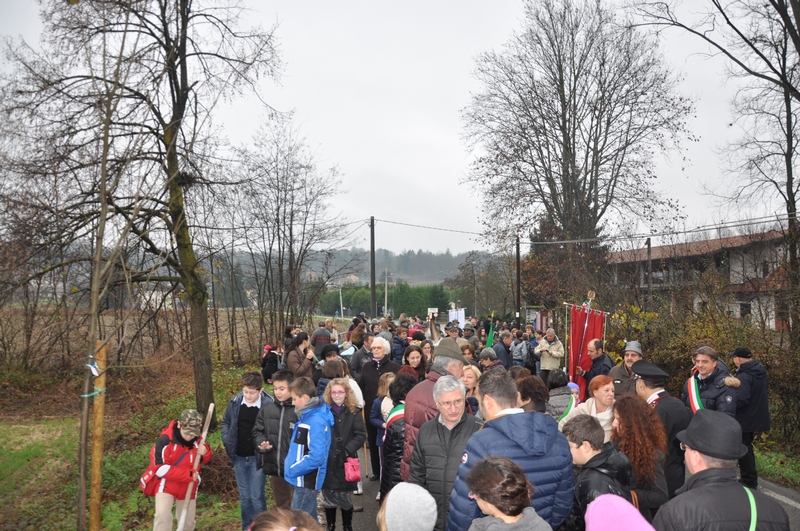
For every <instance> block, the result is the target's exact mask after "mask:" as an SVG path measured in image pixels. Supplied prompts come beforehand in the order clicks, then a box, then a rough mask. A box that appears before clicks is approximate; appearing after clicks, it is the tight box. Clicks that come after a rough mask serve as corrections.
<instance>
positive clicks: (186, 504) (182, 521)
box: [177, 402, 214, 531]
mask: <svg viewBox="0 0 800 531" xmlns="http://www.w3.org/2000/svg"><path fill="white" fill-rule="evenodd" d="M213 414H214V403H213V402H212V403H211V404H209V405H208V413H206V422H205V424H204V425H203V433H202V435H200V440H199V441H197V447H198V448H200V445H201V444H205V442H206V435H208V426H209V425H210V424H211V416H212V415H213ZM202 460H203V458H202V457H201V456H199V455H198V456H197V459H195V460H194V465H192V470H194V471H195V472H196V471H197V469H198V468H200V461H202ZM193 488H194V480H192V481H190V482H189V488H187V489H186V497H185V498H184V499H183V510H182V511H181V517H180V519H179V520H178V529H177V531H183V526H185V525H186V515H187V514H188V513H189V502H190V501H192V489H193Z"/></svg>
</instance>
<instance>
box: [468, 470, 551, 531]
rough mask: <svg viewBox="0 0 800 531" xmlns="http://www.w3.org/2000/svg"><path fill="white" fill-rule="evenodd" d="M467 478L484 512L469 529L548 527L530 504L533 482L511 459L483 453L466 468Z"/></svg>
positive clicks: (499, 530)
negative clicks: (481, 456) (471, 465)
mask: <svg viewBox="0 0 800 531" xmlns="http://www.w3.org/2000/svg"><path fill="white" fill-rule="evenodd" d="M466 482H467V487H469V491H470V492H469V497H470V498H472V499H473V500H475V502H476V503H477V504H478V507H479V508H480V510H481V511H483V514H485V515H487V517H486V518H478V519H476V520H474V521H473V522H472V525H471V526H470V527H469V531H503V530H509V531H510V530H513V529H525V530H530V531H550V530H551V527H550V524H548V523H547V522H545V521H544V519H542V517H541V516H539V515H538V514H536V511H535V510H534V509H533V507H531V496H533V485H531V483H530V481H528V478H527V477H525V472H524V471H523V470H522V468H520V466H519V465H518V464H516V463H515V462H514V461H512V460H511V459H508V458H506V457H499V456H489V457H484V458H483V459H481V460H480V461H478V462H477V463H476V464H475V466H474V467H472V470H470V471H469V473H468V474H467V479H466Z"/></svg>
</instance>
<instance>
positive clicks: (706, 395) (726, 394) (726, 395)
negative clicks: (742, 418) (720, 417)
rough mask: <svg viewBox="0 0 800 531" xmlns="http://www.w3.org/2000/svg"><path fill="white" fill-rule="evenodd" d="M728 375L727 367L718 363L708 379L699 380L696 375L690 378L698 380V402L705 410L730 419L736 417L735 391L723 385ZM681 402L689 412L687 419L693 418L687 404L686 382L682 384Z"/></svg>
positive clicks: (689, 404)
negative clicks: (723, 414) (717, 412)
mask: <svg viewBox="0 0 800 531" xmlns="http://www.w3.org/2000/svg"><path fill="white" fill-rule="evenodd" d="M730 375H731V373H730V372H729V371H728V368H727V366H726V365H724V364H722V363H718V364H717V368H716V369H714V370H713V371H712V372H711V374H709V375H708V377H706V378H703V379H702V380H700V379H699V378H698V375H697V374H695V375H694V376H692V378H696V379H697V380H698V382H697V383H698V386H699V388H700V400H702V402H703V407H704V408H705V409H711V410H713V411H719V412H721V413H725V414H727V415H730V416H731V417H734V416H736V390H735V389H734V388H732V387H728V386H727V385H726V384H725V378H727V377H729V376H730ZM681 400H682V401H683V404H684V405H685V406H686V409H687V410H688V411H689V417H690V418H691V417H693V416H694V412H693V411H692V405H691V403H690V402H689V381H688V380H687V381H685V382H684V383H683V392H682V393H681Z"/></svg>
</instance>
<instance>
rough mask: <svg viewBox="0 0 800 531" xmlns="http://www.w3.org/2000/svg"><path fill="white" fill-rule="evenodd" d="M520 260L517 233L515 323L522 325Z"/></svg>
mask: <svg viewBox="0 0 800 531" xmlns="http://www.w3.org/2000/svg"><path fill="white" fill-rule="evenodd" d="M521 262H522V261H521V260H520V256H519V234H517V324H518V325H519V326H520V328H521V327H522V289H521V287H520V282H519V279H520V265H521Z"/></svg>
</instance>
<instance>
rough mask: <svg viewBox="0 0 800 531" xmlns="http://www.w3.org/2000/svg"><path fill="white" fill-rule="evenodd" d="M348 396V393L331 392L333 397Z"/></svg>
mask: <svg viewBox="0 0 800 531" xmlns="http://www.w3.org/2000/svg"><path fill="white" fill-rule="evenodd" d="M346 394H347V392H346V391H331V395H333V396H341V395H346Z"/></svg>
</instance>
